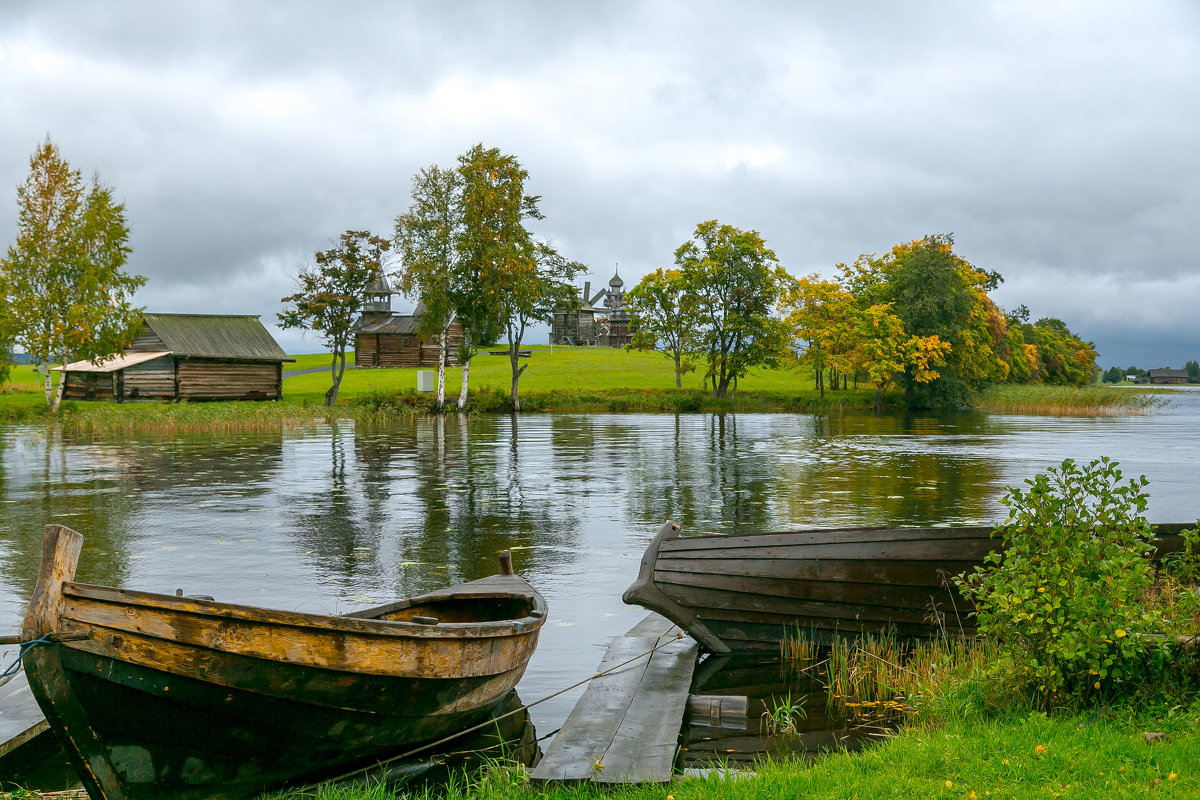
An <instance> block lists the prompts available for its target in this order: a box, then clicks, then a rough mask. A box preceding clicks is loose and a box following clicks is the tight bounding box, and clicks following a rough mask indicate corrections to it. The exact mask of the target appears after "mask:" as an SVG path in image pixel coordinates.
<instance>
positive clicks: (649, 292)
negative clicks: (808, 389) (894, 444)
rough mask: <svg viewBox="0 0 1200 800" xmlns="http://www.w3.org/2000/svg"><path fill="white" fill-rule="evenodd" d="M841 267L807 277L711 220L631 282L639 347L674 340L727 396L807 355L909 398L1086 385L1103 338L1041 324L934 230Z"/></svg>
mask: <svg viewBox="0 0 1200 800" xmlns="http://www.w3.org/2000/svg"><path fill="white" fill-rule="evenodd" d="M836 270H837V277H836V279H834V280H823V279H821V278H820V277H819V276H817V275H815V274H814V275H809V276H806V277H803V278H794V277H792V276H791V275H789V274H788V273H787V272H785V271H784V270H783V268H782V267H780V266H779V263H778V260H777V259H776V257H775V254H774V253H773V252H772V251H770V250H769V249H767V248H766V246H765V244H764V243H763V241H762V239H761V238H760V237H759V236H758V234H757V233H756V232H754V231H749V232H746V231H739V230H737V229H736V228H731V227H729V226H721V225H718V223H717V222H716V221H715V220H714V221H710V222H706V223H702V224H701V225H700V226H699V227H698V228H697V230H696V234H695V236H694V237H693V240H692V241H691V242H688V243H685V244H684V245H682V246H681V247H680V248H679V249H678V250H677V251H676V253H675V268H674V269H659V270H657V271H655V272H653V273H650V274H649V275H647V276H646V277H645V278H643V279H642V281H641V282H640V283H639V284H638V285H637V286H636V287H634V288H633V289H632V290H631V291H630V292H628V293H627V295H626V297H627V299H628V301H629V303H630V306H631V308H632V310H633V312H634V316H635V323H636V325H637V333H636V334H635V338H634V341H633V346H634V347H639V348H644V349H654V350H661V351H663V352H664V353H666V354H667V355H668V356H670V357H671V358H672V359H674V361H675V366H676V384H677V385H678V384H679V376H680V375H681V374H682V373H684V372H687V371H689V370H692V369H696V368H699V367H702V368H703V369H704V370H705V380H706V381H710V382H711V383H712V386H713V392H714V395H715V396H718V397H721V396H725V392H726V390H727V389H729V388H734V389H736V386H737V382H738V379H739V378H740V377H743V376H744V375H745V374H746V372H747V370H748V369H749V368H750V367H752V366H779V365H780V364H784V363H788V362H791V363H794V364H798V365H802V366H805V367H807V368H808V369H810V370H811V371H812V375H813V380H814V382H815V384H816V386H817V388H818V389H819V390H820V392H821V394H822V396H824V393H825V391H826V390H827V389H828V390H838V389H843V390H844V389H847V388H849V387H850V386H854V387H855V388H857V387H859V386H860V385H865V386H868V387H870V388H873V389H875V392H876V403H877V405H878V404H879V403H880V402H881V400H882V397H883V395H884V393H886V392H892V391H898V392H902V393H903V396H904V403H905V405H907V406H908V407H911V408H918V407H946V406H957V405H964V404H968V403H969V402H970V401H971V400H972V397H973V395H974V394H975V393H976V392H978V391H979V390H980V389H982V388H983V387H984V386H987V385H989V384H996V383H1048V384H1065V385H1083V384H1088V383H1091V382H1093V381H1094V380H1095V378H1096V368H1095V360H1096V349H1095V346H1094V345H1092V343H1091V342H1086V341H1083V340H1082V339H1081V338H1079V336H1077V335H1076V334H1074V333H1072V332H1071V330H1070V329H1069V328H1068V327H1067V326H1066V324H1065V323H1063V321H1062V320H1059V319H1055V318H1053V317H1045V318H1041V319H1038V320H1037V321H1034V322H1031V321H1030V319H1029V317H1030V315H1029V310H1028V309H1027V308H1025V306H1020V307H1018V308H1017V309H1016V310H1015V311H1012V312H1009V313H1005V312H1004V311H1003V310H1002V309H1000V308H999V307H998V306H997V305H996V304H995V303H994V302H993V301H992V299H991V298H990V297H989V296H988V292H990V291H992V290H993V289H995V288H996V287H997V286H999V284H1000V283H1001V282H1002V280H1003V279H1002V278H1001V276H1000V275H999V273H997V272H994V271H987V270H982V269H979V268H977V267H975V266H973V265H972V264H970V263H969V262H968V261H966V260H965V259H963V258H961V257H960V256H958V255H957V254H955V252H954V240H953V238H952V237H951V236H949V235H942V234H937V235H932V236H927V237H925V238H923V239H919V240H914V241H911V242H907V243H905V244H899V245H896V246H895V247H893V248H892V249H891V250H890V251H889V252H887V253H885V254H884V255H883V256H878V257H877V256H875V255H874V254H864V255H861V256H859V257H858V259H857V260H856V261H854V263H852V264H838V265H837V267H836Z"/></svg>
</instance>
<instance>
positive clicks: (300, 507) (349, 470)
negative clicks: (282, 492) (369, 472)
mask: <svg viewBox="0 0 1200 800" xmlns="http://www.w3.org/2000/svg"><path fill="white" fill-rule="evenodd" d="M328 436H329V442H328V443H329V462H328V466H327V467H325V468H323V469H322V470H321V471H320V472H319V473H317V474H318V475H320V477H319V478H318V477H317V475H312V476H309V480H307V481H306V482H305V484H304V486H303V490H304V491H303V494H302V495H299V496H297V497H296V499H295V500H294V501H293V502H291V503H289V507H288V509H287V511H286V512H285V514H286V516H287V517H288V518H290V519H289V521H290V524H289V526H288V528H289V531H290V536H291V537H292V538H293V540H294V542H295V546H296V547H297V549H299V550H301V551H302V552H304V553H306V554H307V555H308V556H309V557H310V558H311V560H312V563H313V565H314V567H315V569H316V571H317V573H318V574H319V575H320V576H321V577H322V578H325V579H327V580H330V581H331V582H333V583H335V584H336V585H337V586H338V587H339V588H340V589H341V590H342V591H343V592H354V591H356V589H357V587H358V585H359V584H360V583H361V579H362V577H363V576H368V575H378V573H379V571H380V570H379V546H380V538H381V536H380V531H381V528H382V522H381V519H380V515H379V513H378V511H376V510H372V508H371V506H372V503H370V501H369V496H367V492H369V491H371V489H370V487H369V482H368V485H367V486H363V481H361V480H360V479H359V476H358V475H357V474H356V470H355V468H354V465H353V463H351V464H350V465H349V466H348V465H347V456H346V450H347V446H348V445H350V444H353V443H354V442H355V434H354V431H353V429H352V428H349V427H344V426H339V425H338V424H337V423H336V422H335V423H331V425H330V431H329V434H328ZM360 491H361V492H362V493H363V495H364V496H362V497H360V496H359V492H360Z"/></svg>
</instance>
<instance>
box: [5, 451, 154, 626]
mask: <svg viewBox="0 0 1200 800" xmlns="http://www.w3.org/2000/svg"><path fill="white" fill-rule="evenodd" d="M136 463H137V449H136V448H130V447H127V446H122V445H91V444H89V445H87V446H73V445H72V444H71V443H69V442H68V441H65V440H64V439H63V437H62V436H61V434H60V433H59V432H58V431H57V430H51V429H36V430H35V429H32V428H9V429H8V430H7V431H6V432H5V435H4V437H3V439H0V497H2V498H3V499H4V501H5V502H4V517H5V523H4V525H3V526H0V548H2V550H3V565H2V566H0V571H2V574H3V576H4V579H5V582H6V583H7V584H8V585H9V586H10V587H11V588H12V592H11V593H6V598H7V599H6V602H5V605H4V607H3V608H2V609H0V613H3V614H4V616H5V618H6V620H8V619H10V618H11V621H12V623H15V622H16V620H19V619H20V616H21V615H22V614H23V613H24V609H25V603H26V602H27V601H28V598H29V593H30V592H31V591H32V589H33V584H34V581H35V580H36V578H37V573H38V565H39V563H40V562H41V558H42V529H43V527H44V526H45V525H46V524H48V523H51V522H54V523H59V524H62V525H66V526H68V527H70V528H74V529H75V530H77V531H79V532H80V533H82V534H83V535H84V548H83V552H82V553H81V554H80V559H79V571H78V574H77V577H78V578H79V579H80V580H83V581H88V582H92V583H102V584H107V585H121V583H123V582H124V580H125V578H126V576H127V574H128V569H129V556H130V552H129V551H130V545H131V542H132V541H134V540H136V538H137V535H136V532H135V531H132V530H131V529H130V525H129V519H130V516H131V515H132V514H133V513H134V512H135V511H137V510H138V508H139V507H140V502H139V500H138V498H137V492H136V489H135V488H134V487H133V486H132V485H131V483H132V482H131V480H130V475H131V473H132V472H134V471H135V469H136Z"/></svg>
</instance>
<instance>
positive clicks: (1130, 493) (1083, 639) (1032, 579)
mask: <svg viewBox="0 0 1200 800" xmlns="http://www.w3.org/2000/svg"><path fill="white" fill-rule="evenodd" d="M1121 480H1122V473H1121V471H1120V470H1119V469H1117V463H1116V462H1115V461H1111V460H1109V459H1108V458H1101V459H1099V460H1096V461H1093V462H1091V463H1090V464H1088V465H1087V466H1085V467H1082V468H1081V467H1079V466H1077V465H1076V464H1075V462H1074V461H1073V460H1071V459H1067V460H1066V461H1064V462H1063V463H1062V466H1060V467H1057V468H1055V467H1052V468H1050V469H1049V470H1048V471H1047V472H1046V474H1043V475H1038V476H1036V477H1034V478H1033V479H1031V480H1026V481H1025V483H1026V484H1027V486H1028V488H1025V489H1022V488H1010V489H1009V490H1008V492H1007V493H1006V494H1005V496H1004V497H1003V498H1002V499H1001V501H1000V502H1001V503H1003V504H1004V505H1006V506H1007V507H1008V517H1007V519H1006V520H1005V521H1004V522H1003V523H1002V524H1001V525H999V526H998V527H997V529H996V531H995V533H994V534H993V535H998V536H1000V537H1001V538H1002V539H1003V542H1004V548H1003V551H1002V552H993V553H992V554H991V555H989V556H988V557H987V558H986V559H985V563H984V565H983V566H982V567H977V568H976V569H975V570H974V571H973V572H972V573H969V574H963V575H960V576H959V577H958V578H957V579H956V582H957V583H958V585H959V588H960V589H961V590H962V591H963V592H964V594H965V595H967V596H968V597H970V598H971V599H972V600H973V601H974V603H975V613H976V616H977V618H978V622H979V630H980V633H981V634H983V635H984V636H988V637H994V638H995V639H996V640H998V641H999V642H1000V643H1001V644H1002V645H1003V647H1004V649H1005V650H1006V651H1007V654H1008V656H1009V659H1010V660H1011V663H1012V665H1013V668H1014V670H1015V675H1014V677H1015V678H1016V679H1017V680H1018V681H1021V682H1024V684H1025V685H1026V686H1027V687H1029V688H1032V689H1034V690H1035V691H1036V692H1037V693H1038V694H1039V695H1040V697H1041V699H1042V702H1043V703H1045V702H1047V701H1049V700H1051V699H1053V698H1056V697H1061V696H1064V695H1073V696H1075V697H1077V698H1080V699H1088V698H1089V697H1091V698H1098V697H1102V696H1108V695H1110V694H1112V693H1113V692H1114V691H1116V690H1120V689H1121V688H1122V684H1125V683H1127V682H1128V681H1130V680H1131V679H1132V678H1133V677H1134V674H1133V672H1134V670H1135V669H1136V668H1137V666H1138V664H1139V663H1142V664H1143V665H1144V664H1145V656H1146V640H1145V636H1146V635H1148V634H1151V633H1154V632H1155V627H1156V623H1157V621H1158V616H1157V615H1156V614H1154V613H1152V612H1150V611H1148V610H1145V609H1143V607H1142V606H1141V605H1140V604H1139V603H1138V598H1139V596H1140V595H1142V594H1143V593H1144V592H1145V591H1146V590H1147V589H1148V587H1149V586H1150V584H1151V582H1152V580H1153V572H1152V568H1151V565H1150V562H1149V560H1148V559H1147V558H1145V555H1146V553H1147V552H1148V551H1149V550H1150V547H1151V545H1150V542H1151V540H1152V539H1153V538H1154V534H1153V531H1152V529H1151V528H1150V525H1149V523H1148V522H1147V521H1146V519H1145V517H1144V515H1143V514H1144V512H1145V510H1146V504H1147V502H1148V496H1147V494H1146V493H1145V491H1144V489H1145V487H1146V484H1147V483H1148V481H1147V480H1146V478H1145V477H1144V476H1143V477H1138V478H1131V479H1130V480H1129V481H1128V482H1126V483H1124V484H1123V483H1122V482H1121ZM1126 688H1128V687H1126Z"/></svg>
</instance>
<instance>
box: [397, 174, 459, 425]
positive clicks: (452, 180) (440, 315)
mask: <svg viewBox="0 0 1200 800" xmlns="http://www.w3.org/2000/svg"><path fill="white" fill-rule="evenodd" d="M462 212H463V209H462V177H461V176H460V174H459V173H458V171H456V170H445V169H441V168H440V167H438V166H437V165H436V164H434V165H433V166H430V167H427V168H426V169H423V170H421V171H420V172H418V173H417V174H416V175H414V176H413V185H412V204H411V205H410V206H409V208H408V211H407V212H405V213H404V214H401V215H399V216H398V217H396V236H395V242H396V246H397V249H398V250H399V252H400V257H401V260H402V264H403V267H402V271H401V273H400V290H401V291H402V292H404V293H405V294H407V295H413V294H415V295H416V296H417V297H418V298H420V302H421V304H422V305H423V306H424V308H425V311H424V314H422V316H421V322H420V328H419V329H418V331H417V334H418V335H419V336H420V337H421V338H422V339H425V338H429V337H433V336H436V337H437V341H438V371H437V408H438V411H441V410H442V408H443V407H444V405H445V402H446V347H447V344H446V343H447V336H448V334H449V331H450V326H451V325H452V324H453V323H454V320H455V319H456V318H457V316H458V309H459V306H460V305H464V304H465V302H466V299H465V298H463V297H461V296H460V294H459V290H460V288H462V287H461V286H460V282H459V276H460V269H461V266H462V263H463V262H462V258H461V249H460V246H459V245H460V243H461V242H462V241H463V240H464V239H465V232H464V230H463V214H462ZM462 363H463V365H464V368H465V366H466V364H467V362H466V361H464V362H462ZM463 383H464V385H465V384H466V379H465V376H464V380H463Z"/></svg>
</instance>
